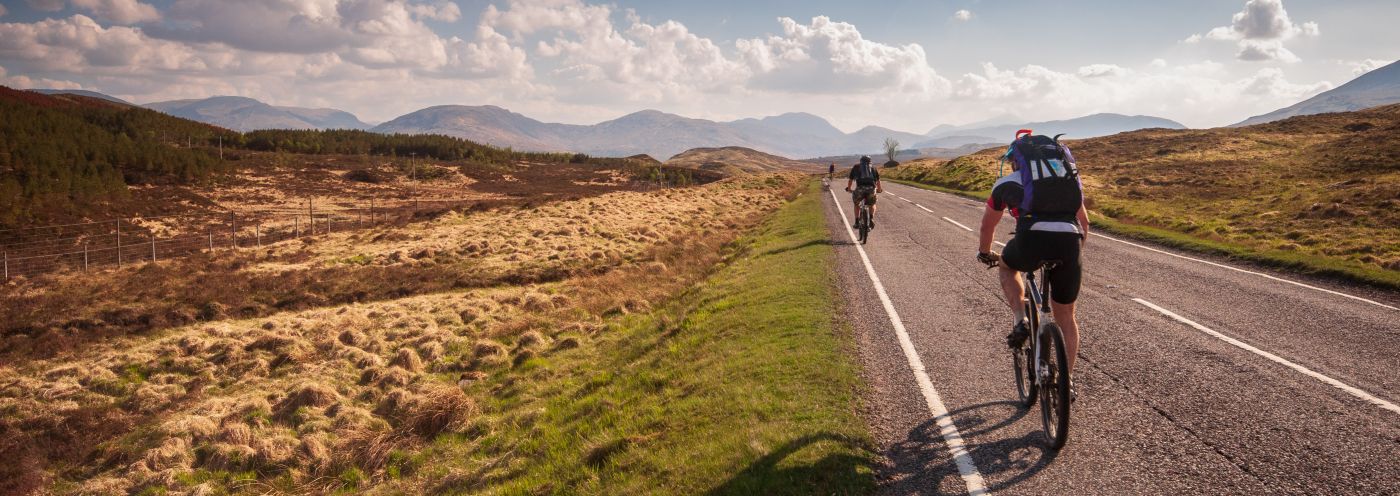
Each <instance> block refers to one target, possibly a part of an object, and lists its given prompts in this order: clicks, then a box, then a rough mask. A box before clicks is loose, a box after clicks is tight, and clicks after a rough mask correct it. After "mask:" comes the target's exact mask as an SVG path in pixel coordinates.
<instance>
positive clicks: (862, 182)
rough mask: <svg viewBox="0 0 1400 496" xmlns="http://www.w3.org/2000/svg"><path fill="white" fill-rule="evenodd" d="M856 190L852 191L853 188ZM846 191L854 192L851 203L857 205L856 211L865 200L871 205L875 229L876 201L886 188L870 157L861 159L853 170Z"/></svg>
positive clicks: (871, 225)
mask: <svg viewBox="0 0 1400 496" xmlns="http://www.w3.org/2000/svg"><path fill="white" fill-rule="evenodd" d="M852 185H854V186H855V190H854V191H852V190H851V186H852ZM846 191H852V193H851V201H852V202H853V203H854V204H855V207H856V211H860V202H861V200H865V202H866V203H867V204H869V205H870V228H871V229H875V199H876V196H877V195H876V193H884V192H885V187H884V185H882V184H881V183H880V171H878V170H875V166H873V165H870V157H869V156H864V157H861V158H860V163H859V164H856V166H855V167H852V168H851V175H850V178H849V179H848V180H847V181H846Z"/></svg>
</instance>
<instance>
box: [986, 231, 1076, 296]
mask: <svg viewBox="0 0 1400 496" xmlns="http://www.w3.org/2000/svg"><path fill="white" fill-rule="evenodd" d="M1080 239H1081V238H1080V237H1079V234H1078V233H1067V232H1049V231H1025V232H1022V233H1020V234H1017V235H1016V237H1014V238H1011V241H1008V242H1006V248H1003V249H1002V250H1001V261H1002V263H1004V264H1006V266H1007V267H1010V268H1012V269H1014V270H1018V271H1021V272H1030V271H1032V270H1035V269H1037V268H1039V267H1040V266H1041V264H1044V263H1045V262H1046V261H1048V260H1058V261H1059V262H1060V264H1059V265H1057V266H1055V268H1052V269H1050V273H1049V274H1048V275H1047V276H1046V279H1049V281H1048V282H1049V283H1050V299H1051V300H1053V301H1054V302H1055V303H1059V304H1061V305H1068V304H1070V303H1074V300H1077V299H1079V283H1080V279H1081V278H1082V277H1083V275H1084V269H1083V267H1082V266H1081V265H1080V261H1079V247H1080V244H1079V241H1080Z"/></svg>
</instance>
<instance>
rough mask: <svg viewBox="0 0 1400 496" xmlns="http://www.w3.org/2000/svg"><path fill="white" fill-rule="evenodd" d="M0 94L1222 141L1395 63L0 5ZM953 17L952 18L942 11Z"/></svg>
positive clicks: (1325, 21)
mask: <svg viewBox="0 0 1400 496" xmlns="http://www.w3.org/2000/svg"><path fill="white" fill-rule="evenodd" d="M0 10H3V13H0V83H3V84H7V85H11V86H17V87H68V88H84V89H91V90H96V91H102V92H106V93H110V94H113V95H116V96H120V97H123V98H127V99H130V100H133V101H137V102H150V101H159V100H166V99H176V98H200V97H207V96H213V95H221V94H237V95H244V96H250V97H253V98H258V99H260V100H263V101H267V102H269V103H273V104H279V105H298V106H329V107H336V108H341V109H344V110H348V111H351V112H354V113H356V114H357V115H359V116H361V117H362V118H363V119H365V120H369V121H382V120H387V119H390V118H393V117H396V116H398V115H400V114H403V113H407V112H410V111H413V110H416V109H418V108H422V107H425V106H429V105H440V104H464V105H481V104H494V105H500V106H503V107H506V108H509V109H512V110H515V111H517V112H521V113H524V114H526V115H528V116H531V117H534V118H537V119H541V120H546V121H556V122H572V123H593V122H599V121H602V120H606V119H611V118H615V117H618V116H620V115H623V114H626V113H630V112H633V111H636V110H641V109H647V108H653V109H659V110H662V111H667V112H673V113H679V114H682V115H687V116H692V117H701V118H709V119H716V120H728V119H736V118H742V117H752V116H763V115H773V114H778V113H783V112H797V111H801V112H810V113H814V114H817V115H821V116H823V117H826V118H828V119H829V120H831V121H832V122H833V123H834V124H836V125H837V126H838V127H841V128H843V129H845V130H848V131H851V130H855V129H857V128H859V127H862V126H865V125H872V124H873V125H881V126H886V127H892V128H896V129H900V130H906V131H912V132H923V131H926V130H927V129H929V128H930V127H932V126H934V125H937V124H943V123H954V124H956V123H965V122H972V121H979V120H983V119H986V118H989V117H994V116H999V115H1008V114H1010V115H1016V116H1019V117H1022V118H1026V119H1033V120H1040V119H1054V118H1067V117H1075V116H1079V115H1084V114H1088V113H1094V112H1119V113H1127V114H1151V115H1159V116H1162V117H1167V118H1172V119H1176V120H1179V121H1181V122H1183V123H1185V124H1187V125H1189V126H1193V127H1207V126H1217V125H1224V124H1229V123H1233V122H1236V121H1239V120H1241V119H1243V118H1245V117H1249V116H1251V115H1256V114H1259V113H1264V112H1267V111H1270V110H1273V109H1275V108H1278V107H1282V106H1286V105H1288V104H1291V103H1294V102H1296V101H1298V100H1300V99H1302V98H1306V97H1308V96H1311V95H1313V94H1316V93H1318V92H1320V91H1324V90H1326V89H1328V88H1331V87H1335V86H1336V85H1339V84H1342V83H1344V82H1345V81H1347V80H1349V79H1351V78H1353V77H1355V76H1356V75H1358V74H1360V73H1363V72H1364V71H1365V70H1367V69H1370V68H1374V67H1377V66H1379V65H1381V64H1384V63H1388V62H1391V61H1394V60H1395V59H1396V57H1397V56H1400V54H1397V53H1396V50H1395V47H1400V30H1395V29H1393V28H1392V26H1391V25H1392V24H1393V19H1400V2H1394V1H1379V0H1358V1H1345V2H1321V1H1314V2H1302V1H1298V0H1186V1H1172V2H1121V1H1119V2H1114V1H1068V0H1060V1H1041V2H1030V1H991V0H987V1H972V0H967V1H948V2H929V1H888V2H860V3H856V2H836V1H778V2H752V1H749V2H744V1H732V0H714V1H704V2H695V1H688V2H682V1H660V2H658V1H647V2H637V1H619V2H611V3H598V2H586V1H584V0H457V1H448V0H409V1H401V0H241V1H239V2H227V1H223V0H152V1H143V0H16V1H10V0H6V1H4V2H3V3H0ZM960 12H961V14H960Z"/></svg>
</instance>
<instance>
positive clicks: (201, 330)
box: [0, 175, 797, 493]
mask: <svg viewBox="0 0 1400 496" xmlns="http://www.w3.org/2000/svg"><path fill="white" fill-rule="evenodd" d="M796 185H797V181H796V177H794V176H771V175H767V176H746V177H742V178H732V179H727V180H723V181H719V182H716V183H712V184H709V185H705V186H700V187H693V188H681V189H666V190H658V191H651V192H614V193H609V194H606V195H602V196H598V197H592V198H583V199H577V200H567V201H560V202H557V203H549V204H545V205H540V206H533V207H519V208H502V209H497V210H493V211H486V212H476V213H469V214H458V213H453V214H448V215H445V216H443V217H441V218H438V219H434V220H432V221H428V222H421V223H413V224H409V225H406V226H402V227H400V228H396V229H390V228H382V229H375V230H370V231H364V232H353V233H337V234H332V235H328V236H326V237H323V238H318V239H314V240H308V241H305V242H303V241H289V242H283V243H279V244H277V245H274V246H271V247H267V248H264V249H261V250H242V251H240V252H238V253H236V254H234V255H232V256H230V257H229V258H228V259H221V260H219V261H217V262H209V261H201V260H193V259H192V260H188V261H176V262H162V263H161V264H158V265H152V266H147V267H146V268H142V269H135V270H123V271H112V272H109V273H106V274H99V275H96V276H92V277H86V278H83V277H71V278H67V279H64V278H59V279H60V280H55V281H52V284H51V285H47V286H37V285H25V286H15V285H11V286H8V287H5V288H4V289H3V290H0V291H4V293H5V294H4V298H3V299H4V301H5V302H6V305H7V306H8V307H9V308H7V309H6V314H7V315H16V316H17V317H18V320H17V322H18V323H17V324H8V323H7V325H10V327H9V329H8V330H7V331H6V333H7V338H6V346H5V348H6V350H5V352H4V353H5V354H4V356H5V360H4V361H3V363H4V365H0V413H3V415H0V418H2V419H3V420H0V453H3V454H4V455H5V456H6V458H8V459H16V460H21V461H22V463H19V464H17V465H13V464H12V465H8V466H6V467H5V468H4V469H0V479H3V480H6V481H7V482H6V484H7V485H5V486H0V487H3V488H4V489H5V490H16V491H23V490H25V489H35V488H41V487H49V488H56V489H58V490H60V491H61V492H84V493H127V492H140V491H141V490H144V489H147V488H160V487H168V488H183V489H184V490H195V491H207V490H209V489H214V488H219V487H223V488H233V489H236V488H238V487H242V488H243V489H244V490H252V489H251V488H259V489H258V490H259V491H263V490H269V489H273V490H277V491H288V492H321V491H330V490H335V489H339V488H355V487H359V488H364V487H368V485H371V484H373V483H375V482H376V481H382V480H384V479H385V478H386V477H392V476H393V475H394V474H396V473H397V470H398V468H396V467H399V466H400V465H402V464H403V462H404V456H406V455H405V453H411V452H412V450H413V449H415V448H417V447H420V446H422V445H423V444H424V443H427V442H429V441H431V440H433V439H434V438H436V437H438V436H440V435H444V434H451V435H454V436H463V435H465V436H472V435H473V434H472V433H473V432H476V433H478V434H479V433H480V432H481V431H483V430H487V429H491V424H490V421H489V420H487V419H481V418H479V415H478V414H479V411H480V410H479V408H478V407H477V404H478V402H479V401H480V399H479V398H477V397H475V396H474V395H479V394H499V391H496V390H485V391H477V390H474V389H472V388H470V386H471V384H472V383H473V382H474V381H478V380H480V379H482V378H483V377H485V374H487V373H500V372H501V371H509V370H528V369H529V368H530V364H531V363H532V360H536V359H540V358H542V357H546V356H549V355H551V354H554V353H559V352H563V351H566V350H569V349H572V348H574V347H577V346H578V345H579V344H580V342H581V340H582V341H586V340H588V339H590V336H593V335H596V334H597V333H599V332H606V326H604V325H603V324H602V322H603V320H602V319H603V318H604V317H606V316H609V315H619V314H627V313H629V312H637V311H644V310H647V309H648V308H650V307H651V305H653V304H654V303H655V302H658V301H660V300H662V299H664V298H667V297H669V296H670V295H673V294H675V293H676V292H677V291H680V290H682V289H683V288H685V287H687V286H688V285H689V284H691V283H692V282H693V281H695V280H696V279H697V278H699V277H702V276H703V275H704V274H706V273H708V271H710V270H712V268H713V267H714V265H715V264H716V263H717V262H718V261H719V260H720V259H721V258H722V257H724V256H726V255H725V253H726V250H725V249H724V247H725V246H726V244H727V243H728V242H729V241H730V240H732V239H734V238H735V237H736V236H738V235H740V233H742V232H744V231H745V230H747V229H748V228H750V227H751V226H754V225H756V223H757V222H760V221H761V219H762V218H764V217H765V215H766V214H767V213H769V212H772V211H774V210H775V209H776V208H778V206H779V205H781V204H783V203H784V201H785V200H786V199H788V198H791V197H792V195H793V194H794V193H795V186H796ZM77 301H84V302H98V303H96V304H90V305H87V306H90V307H91V308H90V309H88V310H76V311H75V310H74V309H79V308H83V307H84V305H78V304H75V302H77ZM172 315H173V316H176V317H172ZM60 316H61V317H60ZM26 331H37V334H36V333H33V332H26ZM130 331H142V332H134V333H133V332H130ZM95 336H102V337H105V339H100V340H99V339H92V338H93V337H95ZM55 351H57V352H55ZM509 384H510V381H506V382H505V383H503V384H498V385H497V386H495V387H509ZM239 481H242V482H239ZM201 488H202V489H201Z"/></svg>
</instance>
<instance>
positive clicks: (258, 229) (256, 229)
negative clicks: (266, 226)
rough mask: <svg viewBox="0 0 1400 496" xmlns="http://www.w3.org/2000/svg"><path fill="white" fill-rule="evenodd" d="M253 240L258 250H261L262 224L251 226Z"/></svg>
mask: <svg viewBox="0 0 1400 496" xmlns="http://www.w3.org/2000/svg"><path fill="white" fill-rule="evenodd" d="M253 238H254V239H256V240H257V243H258V248H262V224H256V225H254V226H253Z"/></svg>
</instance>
